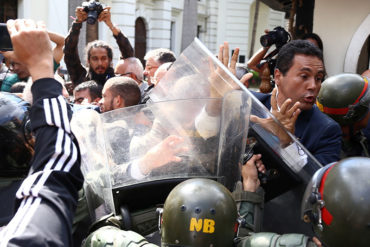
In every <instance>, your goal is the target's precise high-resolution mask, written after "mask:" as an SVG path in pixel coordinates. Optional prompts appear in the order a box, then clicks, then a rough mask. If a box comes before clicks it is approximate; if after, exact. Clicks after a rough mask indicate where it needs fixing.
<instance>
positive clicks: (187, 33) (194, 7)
mask: <svg viewBox="0 0 370 247" xmlns="http://www.w3.org/2000/svg"><path fill="white" fill-rule="evenodd" d="M197 24H198V1H194V0H184V12H183V22H182V25H183V26H182V40H181V51H183V50H184V49H185V48H186V47H188V46H189V45H190V43H191V42H193V40H194V38H195V37H196V36H197Z"/></svg>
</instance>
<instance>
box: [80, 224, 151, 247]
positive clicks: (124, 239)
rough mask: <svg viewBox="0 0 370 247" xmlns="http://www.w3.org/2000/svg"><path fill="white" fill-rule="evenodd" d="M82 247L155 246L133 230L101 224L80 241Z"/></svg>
mask: <svg viewBox="0 0 370 247" xmlns="http://www.w3.org/2000/svg"><path fill="white" fill-rule="evenodd" d="M82 246H83V247H106V246H119V247H157V246H156V245H154V244H150V243H148V241H147V240H146V239H145V238H144V237H143V236H141V235H139V234H137V233H135V232H133V231H123V230H121V229H119V228H117V227H115V226H103V227H101V228H99V229H98V230H96V231H94V232H92V233H91V234H90V235H89V236H88V237H87V238H86V239H85V240H84V242H83V243H82Z"/></svg>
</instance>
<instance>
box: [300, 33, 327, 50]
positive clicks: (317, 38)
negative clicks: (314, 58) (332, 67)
mask: <svg viewBox="0 0 370 247" xmlns="http://www.w3.org/2000/svg"><path fill="white" fill-rule="evenodd" d="M302 39H303V40H307V39H313V40H315V41H316V42H317V45H318V46H319V48H320V50H321V51H322V52H324V46H323V44H322V40H321V38H320V36H319V35H317V34H316V33H306V34H304V35H303V36H302Z"/></svg>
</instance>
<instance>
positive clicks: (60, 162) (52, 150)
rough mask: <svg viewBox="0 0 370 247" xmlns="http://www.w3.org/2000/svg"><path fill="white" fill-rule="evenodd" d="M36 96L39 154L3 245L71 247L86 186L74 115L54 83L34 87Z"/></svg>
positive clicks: (32, 116)
mask: <svg viewBox="0 0 370 247" xmlns="http://www.w3.org/2000/svg"><path fill="white" fill-rule="evenodd" d="M32 94H33V98H34V103H33V106H32V109H31V114H30V119H31V125H32V130H33V132H34V134H35V135H36V143H35V154H34V157H33V161H32V164H31V170H30V173H29V175H28V177H27V178H26V179H25V180H24V181H23V183H22V185H21V187H20V188H19V189H18V191H17V194H16V197H17V200H18V205H19V207H18V210H17V212H16V214H15V216H14V217H13V219H12V220H11V222H10V223H9V224H8V226H7V227H6V228H5V229H4V230H3V231H2V232H1V234H2V236H0V239H1V240H0V241H1V244H0V245H1V246H71V245H72V238H71V235H72V233H71V226H72V219H73V216H74V211H75V208H76V205H77V196H78V195H77V192H78V190H79V189H81V187H82V182H83V177H82V173H81V171H80V154H79V149H78V144H77V141H76V140H75V138H74V136H73V134H72V132H71V128H70V119H71V116H72V112H71V109H70V107H69V105H68V104H67V103H66V101H65V99H64V98H63V96H62V86H61V85H60V83H59V82H57V81H56V80H54V79H51V78H44V79H40V80H37V81H36V82H34V84H33V86H32ZM1 234H0V235H1Z"/></svg>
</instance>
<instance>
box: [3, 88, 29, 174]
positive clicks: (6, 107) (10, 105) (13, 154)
mask: <svg viewBox="0 0 370 247" xmlns="http://www.w3.org/2000/svg"><path fill="white" fill-rule="evenodd" d="M28 110H29V104H28V103H27V102H26V101H24V100H22V99H21V98H19V97H18V96H16V95H14V94H11V93H5V92H1V93H0V177H12V178H14V177H23V176H25V175H27V173H28V170H29V164H30V161H31V159H32V156H33V153H34V150H33V148H34V147H33V144H34V142H33V136H32V134H31V126H30V125H31V124H30V121H29V117H28Z"/></svg>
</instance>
